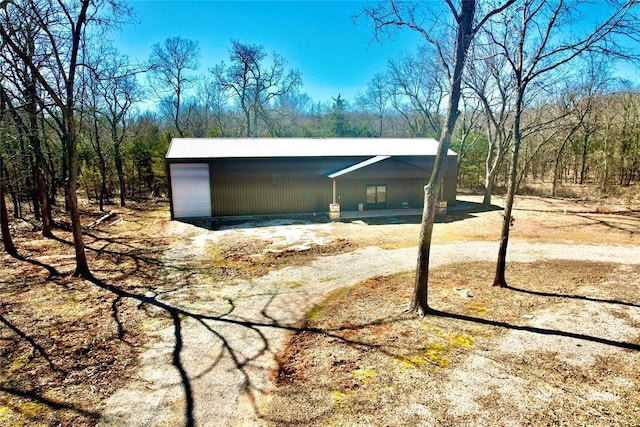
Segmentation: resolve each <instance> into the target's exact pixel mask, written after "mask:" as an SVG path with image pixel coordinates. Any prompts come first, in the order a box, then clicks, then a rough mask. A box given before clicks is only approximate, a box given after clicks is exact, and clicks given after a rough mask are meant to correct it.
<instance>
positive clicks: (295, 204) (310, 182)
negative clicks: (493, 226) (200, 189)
mask: <svg viewBox="0 0 640 427" xmlns="http://www.w3.org/2000/svg"><path fill="white" fill-rule="evenodd" d="M368 158H369V157H366V156H362V157H329V158H326V157H325V158H260V159H214V160H210V161H209V162H210V165H211V167H210V171H211V173H210V175H211V191H212V197H211V198H212V215H213V216H232V215H257V214H278V213H310V212H326V211H328V209H329V204H330V203H331V202H332V200H331V199H332V182H331V179H329V178H327V176H326V175H327V174H329V173H331V172H334V171H338V170H341V169H344V168H346V167H348V166H351V165H353V164H356V163H358V162H361V161H364V160H366V159H368ZM432 167H433V157H430V158H429V157H420V156H411V157H392V158H390V159H387V160H384V161H381V162H379V163H376V164H373V165H370V166H368V167H365V168H363V169H360V170H357V171H354V172H351V173H349V174H346V175H344V176H342V177H338V178H337V194H338V196H339V197H340V198H339V200H338V203H340V204H341V209H342V210H345V211H346V210H357V209H358V203H365V202H366V187H367V185H386V186H387V208H388V209H399V208H401V207H402V203H403V202H407V203H409V206H410V207H412V208H416V207H422V204H423V199H424V190H423V189H424V185H425V184H426V182H427V180H428V179H429V176H430V174H431V168H432ZM456 177H457V172H456V158H455V156H448V158H447V170H446V172H445V178H444V199H445V200H447V202H448V203H449V205H454V204H455V194H456V192H455V190H456Z"/></svg>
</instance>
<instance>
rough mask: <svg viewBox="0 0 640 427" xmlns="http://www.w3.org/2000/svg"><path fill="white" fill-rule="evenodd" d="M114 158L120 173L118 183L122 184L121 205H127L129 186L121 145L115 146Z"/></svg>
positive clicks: (117, 170)
mask: <svg viewBox="0 0 640 427" xmlns="http://www.w3.org/2000/svg"><path fill="white" fill-rule="evenodd" d="M113 154H114V160H115V163H116V173H117V175H118V185H119V186H120V206H121V207H125V205H126V203H127V202H126V198H127V187H126V184H125V182H124V167H123V164H122V154H121V153H120V146H119V145H116V146H114V153H113Z"/></svg>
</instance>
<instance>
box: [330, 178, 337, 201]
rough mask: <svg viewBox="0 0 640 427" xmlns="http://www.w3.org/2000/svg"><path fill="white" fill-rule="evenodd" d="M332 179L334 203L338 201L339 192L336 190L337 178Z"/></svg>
mask: <svg viewBox="0 0 640 427" xmlns="http://www.w3.org/2000/svg"><path fill="white" fill-rule="evenodd" d="M331 181H332V183H333V199H332V200H333V202H332V203H333V204H335V203H336V193H337V191H336V179H335V178H333V179H332V180H331Z"/></svg>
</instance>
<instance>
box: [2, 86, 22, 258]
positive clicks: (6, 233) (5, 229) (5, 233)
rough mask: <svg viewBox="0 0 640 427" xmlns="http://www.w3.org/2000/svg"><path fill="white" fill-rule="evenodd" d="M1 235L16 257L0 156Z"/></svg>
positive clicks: (3, 106)
mask: <svg viewBox="0 0 640 427" xmlns="http://www.w3.org/2000/svg"><path fill="white" fill-rule="evenodd" d="M4 93H5V92H4V90H3V91H0V125H2V124H3V120H4V114H5V111H6V105H7V104H6V102H5V95H4ZM0 233H1V235H2V243H3V244H4V250H5V251H6V252H7V253H8V254H9V255H12V256H16V255H17V254H18V251H17V250H16V247H15V245H14V244H13V239H12V237H11V231H10V230H9V216H8V213H7V204H6V200H5V190H4V159H3V157H2V155H1V154H0Z"/></svg>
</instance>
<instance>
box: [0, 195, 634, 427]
mask: <svg viewBox="0 0 640 427" xmlns="http://www.w3.org/2000/svg"><path fill="white" fill-rule="evenodd" d="M476 200H477V199H476ZM498 202H499V200H498ZM629 208H631V209H629ZM117 211H118V214H117V215H116V216H115V217H114V218H112V219H110V220H109V221H107V222H105V223H103V224H101V225H99V226H98V227H96V228H94V229H91V230H87V247H88V254H89V260H90V265H91V267H92V270H93V272H94V275H95V277H96V278H95V279H94V280H90V281H89V280H80V279H76V278H72V277H70V273H71V272H72V271H73V257H72V256H73V249H72V247H71V245H70V241H71V236H70V234H69V233H68V232H66V231H63V230H56V232H55V234H56V236H57V238H56V239H42V238H41V237H39V235H38V232H37V229H36V228H35V227H34V226H33V225H32V224H30V223H27V222H23V221H14V222H13V224H12V231H13V233H14V236H15V240H16V245H17V247H18V250H19V252H20V255H21V258H20V259H15V258H12V257H9V256H8V255H6V254H4V253H3V254H2V255H1V256H0V263H1V264H2V269H1V270H0V294H1V298H2V307H1V308H0V353H1V356H2V357H0V424H3V425H4V424H7V425H95V424H97V423H99V422H101V420H102V422H104V419H105V418H104V417H105V413H107V412H109V411H111V410H112V409H113V408H110V407H108V406H109V405H110V403H109V397H110V396H111V397H112V396H114V394H115V393H116V391H118V390H122V389H125V388H126V387H129V386H130V385H131V384H132V381H133V380H135V379H136V378H138V379H139V378H141V373H140V372H141V369H143V368H145V364H146V363H147V361H148V360H149V359H146V355H147V354H148V351H149V349H151V348H153V347H154V346H157V345H160V344H162V343H165V344H162V345H165V347H164V348H165V350H166V351H165V353H166V354H165V356H166V357H165V359H167V361H168V368H169V369H170V370H172V371H173V372H174V373H175V375H176V376H177V377H178V381H180V382H181V384H182V387H181V388H180V390H183V391H185V394H186V395H187V396H189V394H188V393H186V392H188V391H189V387H190V384H197V380H198V378H196V376H197V375H196V376H194V374H193V373H192V372H191V371H189V369H187V367H188V366H189V365H188V364H187V363H186V359H187V354H186V353H185V352H184V351H183V350H184V349H186V348H187V347H188V345H190V343H189V342H188V341H186V338H187V335H184V334H182V333H181V328H185V325H186V321H192V322H201V323H202V324H205V321H209V320H211V319H213V318H215V319H218V320H219V319H220V318H222V316H224V315H225V313H228V312H229V311H230V307H232V308H233V307H235V306H236V304H238V303H240V304H241V303H242V301H243V298H249V297H251V298H254V297H255V296H256V295H258V294H260V293H266V294H268V298H271V297H272V296H273V295H275V294H277V293H280V294H282V293H283V292H284V293H286V292H288V291H291V290H295V289H297V288H299V287H303V286H308V285H309V284H308V283H301V282H300V279H295V278H294V279H287V280H282V279H280V280H279V281H278V283H277V284H270V285H269V286H266V285H261V283H262V282H260V281H258V280H257V278H260V277H270V276H272V275H274V273H278V274H280V273H282V272H290V273H294V272H296V271H298V270H304V269H308V266H309V265H312V264H313V260H314V259H316V258H318V257H325V256H333V255H336V254H340V253H348V252H351V251H354V250H364V249H365V248H368V247H371V246H375V247H379V248H381V249H384V250H395V249H402V248H411V247H412V246H413V245H415V243H416V236H417V234H418V224H416V223H415V222H416V221H413V222H411V221H410V222H409V223H402V222H403V221H392V222H393V223H387V224H374V223H373V222H370V223H367V222H364V221H355V222H352V223H335V224H331V223H329V224H307V223H305V222H304V221H289V222H288V223H285V224H282V223H281V224H280V225H277V226H269V227H255V226H254V227H252V228H242V226H236V227H235V228H232V229H229V230H218V231H212V230H203V229H202V228H198V227H195V226H193V225H188V224H180V223H175V222H174V223H171V222H170V221H169V219H168V216H169V215H168V209H167V208H166V206H165V205H163V204H160V205H156V204H154V203H144V204H139V205H136V204H133V205H132V206H131V207H129V208H127V209H119V208H118V209H117ZM99 216H100V214H99V213H97V212H96V210H95V208H93V207H87V209H86V215H85V219H86V222H87V223H89V222H91V221H93V220H95V219H96V218H97V217H99ZM639 216H640V213H639V212H638V206H637V205H634V206H628V205H625V204H620V205H616V204H613V203H605V202H601V203H593V202H580V201H567V200H550V199H541V198H535V197H524V198H519V199H518V201H517V204H516V211H515V223H514V226H513V231H512V239H513V241H514V242H519V241H520V242H524V241H532V242H544V243H554V244H556V243H559V244H563V245H585V244H586V245H620V246H621V247H626V248H629V247H631V248H637V247H639V246H640V236H639V235H640V219H639ZM443 220H444V222H442V223H440V224H438V225H437V226H436V228H435V232H434V233H435V234H434V243H435V244H436V245H443V244H448V243H452V242H465V241H485V240H490V241H495V238H496V235H497V233H499V228H500V221H501V214H500V211H489V212H476V213H470V214H457V215H449V216H447V217H446V218H443ZM287 224H288V225H287ZM573 247H578V246H573ZM563 248H565V250H567V251H571V248H572V246H563ZM530 252H535V250H532V251H530ZM382 253H384V252H382ZM534 255H535V254H534ZM381 256H384V255H381ZM534 258H535V257H534ZM639 258H640V257H639ZM354 267H356V266H354ZM491 269H492V266H491V264H481V263H480V264H479V263H471V264H464V265H449V266H445V267H441V268H440V269H439V270H438V271H437V272H436V273H435V279H434V283H433V285H432V301H433V305H434V307H435V308H436V309H437V310H439V314H438V315H436V316H430V317H429V319H428V320H420V319H416V318H413V317H412V316H408V315H403V314H401V313H402V310H403V308H404V307H405V306H406V302H407V290H408V289H410V286H411V284H410V276H409V275H396V276H390V277H375V278H373V279H370V280H368V281H365V282H364V283H363V284H362V285H359V286H357V287H355V288H349V289H348V290H342V291H337V292H338V293H337V294H333V295H331V297H330V298H329V300H328V301H327V302H325V303H322V304H319V305H318V308H317V309H315V310H312V311H311V312H310V313H309V314H308V315H307V318H308V320H307V323H300V324H298V326H300V327H303V329H305V331H300V333H298V334H295V335H293V336H292V341H291V343H290V344H289V345H288V346H284V345H282V346H280V347H282V348H276V349H270V351H272V352H274V353H275V352H276V351H278V350H282V353H281V357H280V359H279V361H280V369H279V371H278V372H277V374H274V375H275V376H274V379H276V380H277V382H276V383H277V388H276V389H275V390H274V391H273V396H274V397H273V399H272V400H271V401H268V400H261V401H259V402H254V407H258V406H259V407H260V410H261V411H262V412H260V413H259V415H261V416H263V418H257V420H258V421H255V422H257V423H275V424H281V423H285V422H295V423H298V422H300V421H301V420H300V417H301V415H302V418H304V419H305V420H306V421H307V422H309V423H310V424H319V425H322V424H325V423H335V424H341V423H342V424H354V423H355V424H357V423H368V422H369V421H372V420H373V419H371V418H367V417H368V416H370V415H371V414H376V413H377V414H379V417H377V418H376V420H378V421H377V422H381V421H380V420H384V419H385V418H386V419H387V420H388V421H387V422H386V423H387V424H394V423H405V422H408V423H418V424H419V423H424V424H430V423H431V422H433V421H438V422H439V423H440V422H442V423H459V422H461V421H468V420H469V419H471V418H468V417H471V416H472V415H471V414H477V413H479V409H478V408H480V409H482V410H486V412H487V414H489V415H486V416H490V414H491V413H494V411H495V409H496V408H504V411H502V412H508V413H509V414H511V415H510V416H509V417H507V418H499V419H497V420H498V421H503V422H504V423H505V424H506V423H507V422H508V421H512V422H514V423H516V424H522V423H527V422H532V423H536V424H538V422H537V421H538V420H541V421H542V422H543V423H545V422H549V423H554V422H562V421H563V420H568V422H569V423H572V422H575V423H579V424H584V423H586V424H600V421H601V420H603V419H605V420H606V419H608V418H606V417H613V419H614V420H616V421H618V424H623V425H625V424H626V425H633V424H638V422H639V418H638V414H637V412H634V411H637V409H636V408H637V407H638V402H637V400H634V399H637V397H635V396H637V395H638V392H639V391H640V390H639V389H638V387H639V384H640V383H639V382H638V380H639V379H638V377H637V373H636V370H634V369H633V367H634V366H637V364H638V363H637V362H638V360H637V359H638V354H640V352H639V350H638V345H639V344H640V343H639V341H638V336H640V332H639V331H640V325H639V324H638V322H640V319H639V317H640V315H639V313H638V312H639V310H640V309H639V308H638V306H639V305H640V300H639V298H638V295H639V293H638V288H639V287H640V285H639V284H638V275H639V271H638V268H637V267H636V266H633V265H629V266H625V265H620V264H604V263H592V262H587V263H566V262H564V263H559V262H544V261H543V262H541V263H533V264H515V263H513V264H511V265H510V270H509V277H512V278H513V280H514V282H512V283H513V284H514V286H515V287H517V288H519V289H520V290H508V291H504V290H498V289H493V288H490V287H487V282H488V275H490V274H489V273H488V271H491ZM355 272H356V270H355V269H354V278H355V276H356V273H355ZM317 275H318V276H317V285H318V286H319V287H318V288H317V289H320V288H321V287H322V285H323V284H330V283H331V282H332V280H333V278H332V272H331V269H330V268H329V269H327V270H326V271H321V272H317ZM276 276H277V274H276ZM293 276H295V275H293ZM293 276H292V277H293ZM357 276H358V277H360V276H364V277H363V279H364V278H366V277H368V276H366V271H364V272H362V271H359V270H358V271H357ZM278 277H280V276H278ZM282 277H285V276H284V275H283V276H282ZM286 277H288V276H286ZM258 286H265V287H264V289H263V288H260V289H257V288H256V287H258ZM327 289H329V288H327ZM323 292H324V291H323ZM365 295H366V296H367V297H366V298H365V297H364V296H365ZM321 296H322V295H317V298H320V297H321ZM247 301H249V300H248V299H247ZM498 302H499V303H498ZM247 304H250V301H249V302H247ZM239 306H241V305H239ZM304 307H305V304H303V303H301V304H300V305H299V307H298V306H293V307H290V308H291V313H290V315H291V316H292V317H295V316H297V318H298V319H299V318H300V314H301V313H299V312H298V310H303V308H304ZM263 311H264V310H263ZM235 314H236V315H237V316H239V315H241V314H242V313H238V312H237V311H236V313H235ZM234 319H236V318H234ZM234 321H237V319H236V320H234ZM167 330H169V331H171V333H170V334H168V336H167V334H166V333H165V332H166V331H167ZM209 332H210V334H209V335H213V333H214V332H215V331H209ZM549 335H551V336H552V337H558V339H557V340H555V341H554V340H551V341H548V342H547V341H541V339H542V338H541V337H547V336H549ZM182 338H185V341H184V342H183V340H182ZM209 338H210V337H209ZM163 340H165V341H163ZM531 342H534V343H537V344H536V345H538V344H539V345H542V346H546V347H545V351H540V350H539V348H538V347H536V349H535V350H533V351H531V350H528V349H527V347H526V346H527V345H528V344H529V343H531ZM166 343H168V344H166ZM283 344H284V343H283ZM336 348H337V349H338V350H336ZM573 350H577V353H576V352H575V351H573ZM314 351H318V352H319V353H313V352H314ZM574 353H576V354H577V356H576V354H574ZM217 354H218V353H215V354H214V356H215V355H217ZM205 357H206V354H205ZM216 357H217V356H216ZM576 357H578V359H579V360H577V359H576ZM576 360H577V361H576ZM194 363H195V362H194ZM214 365H215V363H214V364H211V365H210V366H214ZM208 366H209V365H208ZM146 367H147V368H149V369H152V370H153V369H154V366H146ZM318 372H320V373H321V374H322V375H318ZM198 375H202V376H204V375H205V373H201V374H198ZM392 375H393V377H392ZM487 375H488V376H489V377H494V379H495V378H498V379H500V378H504V379H505V382H504V383H505V384H506V383H509V384H514V385H516V386H517V390H519V391H518V393H520V394H517V393H515V394H513V396H514V397H513V398H512V399H509V398H507V397H505V396H508V395H509V392H512V391H513V390H503V389H501V388H500V385H499V384H498V385H496V384H493V385H490V386H489V385H487V382H486V381H487V377H486V376H487ZM396 376H397V377H398V378H399V380H398V381H397V382H396V380H395V377H396ZM392 380H393V381H392ZM507 380H509V381H507ZM136 384H137V383H136ZM455 384H458V385H460V384H462V385H463V386H464V387H463V390H461V389H460V388H459V387H458V388H456V389H454V388H452V387H453V385H455ZM203 386H206V384H204V385H203ZM222 386H224V384H222ZM154 387H155V385H154V384H151V383H149V384H148V385H147V386H146V388H148V389H153V388H154ZM194 387H195V386H194ZM270 387H271V386H265V387H261V389H263V390H265V391H266V390H270ZM244 390H245V391H246V389H244ZM464 390H466V391H467V393H466V394H465V393H464V392H463V391H464ZM526 390H533V391H534V392H532V393H531V394H527V393H522V391H526ZM138 392H139V393H140V395H141V396H142V395H143V394H144V393H145V390H143V389H141V390H138ZM194 396H195V395H192V396H191V399H192V400H195V401H191V402H189V398H187V402H186V406H187V409H186V413H187V414H189V405H191V406H192V408H191V409H192V410H193V406H195V408H196V410H198V408H199V407H200V406H199V405H202V404H203V402H200V401H198V400H197V399H194ZM256 396H258V397H260V396H262V397H264V396H263V395H262V394H260V393H258V394H256ZM295 396H299V397H295ZM374 396H375V397H374ZM405 396H406V397H405ZM434 396H435V399H434ZM531 396H534V397H535V399H534V398H532V397H531ZM141 399H142V397H141ZM505 399H506V400H505ZM141 401H142V400H141ZM430 401H433V402H435V403H433V404H430V403H428V402H430ZM464 402H466V406H465V405H464V404H463V403H464ZM594 402H595V403H594ZM206 403H207V402H205V405H206ZM310 403H313V407H311V406H310ZM580 405H582V407H585V408H588V410H585V411H582V412H581V411H577V410H576V408H579V407H581V406H580ZM169 406H170V405H169ZM143 407H144V406H143ZM525 407H526V408H529V407H531V408H532V409H530V410H525V409H524V408H525ZM283 408H286V410H285V409H283ZM452 408H456V409H452ZM549 408H552V410H550V409H549ZM216 410H218V411H223V409H222V408H217V409H216V408H213V409H212V410H211V411H213V412H210V414H211V413H214V414H215V411H216ZM167 411H173V412H175V413H176V414H177V415H176V414H174V415H175V416H176V418H175V419H174V418H162V417H161V416H160V415H159V416H158V417H156V418H153V414H148V415H149V417H150V418H147V419H148V420H150V421H149V422H148V423H147V424H150V425H172V424H176V423H178V424H179V423H180V422H182V421H183V415H184V413H185V409H184V407H183V405H182V404H180V405H178V406H176V407H175V408H172V407H169V408H168V409H167ZM560 411H564V412H560ZM139 412H145V411H139ZM146 412H152V411H151V410H147V411H146ZM502 412H501V411H497V412H496V413H502ZM583 412H584V414H583ZM158 414H164V413H163V412H158ZM237 416H238V414H237V413H235V412H233V411H231V412H230V413H229V414H228V417H229V418H227V420H233V419H234V418H233V417H237ZM474 416H475V415H474ZM387 417H388V418H387ZM598 417H605V418H598ZM250 418H251V417H250ZM116 419H118V418H116ZM235 419H236V422H235V423H236V424H237V423H238V422H239V421H237V420H238V419H239V418H235ZM176 420H177V422H176ZM269 420H271V421H269ZM478 420H479V422H484V421H486V422H490V421H492V420H493V421H495V420H494V419H491V418H482V417H479V418H478ZM207 421H212V419H211V418H209V419H208V420H207ZM213 421H214V422H215V420H213ZM382 423H384V421H382ZM233 424H234V422H233V421H227V425H233ZM140 425H142V424H140Z"/></svg>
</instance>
